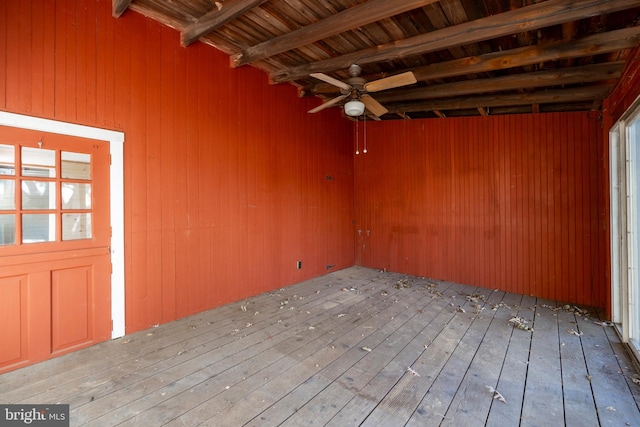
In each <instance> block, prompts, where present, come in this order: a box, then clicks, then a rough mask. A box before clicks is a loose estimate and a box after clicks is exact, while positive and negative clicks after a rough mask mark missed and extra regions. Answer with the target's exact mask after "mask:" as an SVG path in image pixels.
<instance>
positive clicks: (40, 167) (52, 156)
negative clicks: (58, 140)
mask: <svg viewBox="0 0 640 427" xmlns="http://www.w3.org/2000/svg"><path fill="white" fill-rule="evenodd" d="M22 175H23V176H40V177H46V178H54V177H55V176H56V152H55V151H54V150H43V149H41V148H30V147H22Z"/></svg>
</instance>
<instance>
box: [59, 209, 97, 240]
mask: <svg viewBox="0 0 640 427" xmlns="http://www.w3.org/2000/svg"><path fill="white" fill-rule="evenodd" d="M90 238H91V214H90V213H72V214H62V240H78V239H90Z"/></svg>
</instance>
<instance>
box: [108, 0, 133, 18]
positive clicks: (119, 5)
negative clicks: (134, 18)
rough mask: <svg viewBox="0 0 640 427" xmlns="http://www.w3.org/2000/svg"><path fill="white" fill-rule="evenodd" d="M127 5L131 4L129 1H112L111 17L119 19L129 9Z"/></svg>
mask: <svg viewBox="0 0 640 427" xmlns="http://www.w3.org/2000/svg"><path fill="white" fill-rule="evenodd" d="M129 4H131V0H113V2H112V5H113V7H112V9H111V13H112V15H113V17H114V18H120V16H122V14H123V13H124V11H125V10H127V8H128V7H129Z"/></svg>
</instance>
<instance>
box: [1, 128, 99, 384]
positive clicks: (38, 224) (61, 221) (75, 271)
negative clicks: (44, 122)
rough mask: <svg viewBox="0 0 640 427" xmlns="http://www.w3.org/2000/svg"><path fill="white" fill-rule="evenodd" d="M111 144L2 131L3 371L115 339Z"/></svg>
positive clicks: (20, 130)
mask: <svg viewBox="0 0 640 427" xmlns="http://www.w3.org/2000/svg"><path fill="white" fill-rule="evenodd" d="M110 234H111V232H110V222H109V145H108V143H106V142H103V141H96V140H90V139H85V138H76V137H69V136H63V135H56V134H49V133H44V132H39V131H28V130H24V129H14V128H9V127H2V126H0V373H2V372H6V371H9V370H12V369H16V368H18V367H22V366H25V365H28V364H31V363H34V362H38V361H41V360H44V359H47V358H50V357H53V356H57V355H60V354H64V353H67V352H69V351H72V350H75V349H78V348H82V347H86V346H88V345H91V344H94V343H96V342H99V341H103V340H106V339H108V338H109V337H110V334H111V286H110V284H111V261H110V252H109V244H110V239H111V236H110Z"/></svg>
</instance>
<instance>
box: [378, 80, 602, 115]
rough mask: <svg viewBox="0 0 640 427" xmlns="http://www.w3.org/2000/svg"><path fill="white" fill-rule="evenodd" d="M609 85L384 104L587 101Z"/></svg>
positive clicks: (440, 106)
mask: <svg viewBox="0 0 640 427" xmlns="http://www.w3.org/2000/svg"><path fill="white" fill-rule="evenodd" d="M610 90H611V85H599V86H585V87H580V88H570V89H556V90H546V91H538V92H532V93H518V94H510V95H496V96H476V97H467V96H465V97H459V98H451V99H434V100H431V101H421V102H403V103H401V104H392V105H387V106H386V107H387V109H388V110H389V113H411V112H419V111H433V112H435V111H443V110H444V111H446V110H462V109H477V108H478V107H482V108H487V107H507V106H515V105H531V104H552V103H571V102H590V101H597V100H602V99H604V98H605V97H606V96H607V95H608V94H609V91H610Z"/></svg>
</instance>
